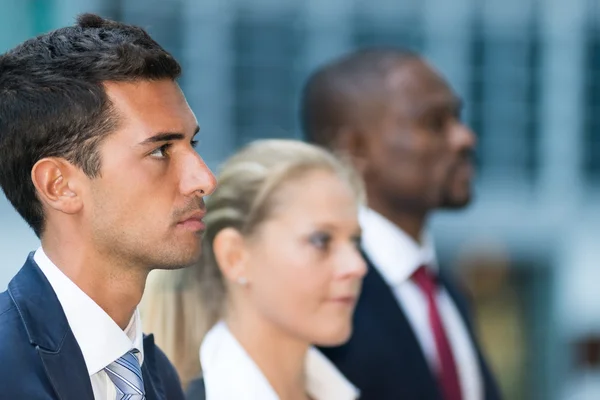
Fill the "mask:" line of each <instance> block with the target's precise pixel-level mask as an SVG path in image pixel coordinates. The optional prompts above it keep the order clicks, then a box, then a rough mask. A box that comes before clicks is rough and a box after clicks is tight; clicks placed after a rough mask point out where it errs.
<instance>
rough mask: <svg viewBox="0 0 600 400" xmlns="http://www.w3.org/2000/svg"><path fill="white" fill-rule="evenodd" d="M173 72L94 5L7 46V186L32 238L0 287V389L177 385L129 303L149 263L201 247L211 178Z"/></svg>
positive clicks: (1, 130) (166, 395)
mask: <svg viewBox="0 0 600 400" xmlns="http://www.w3.org/2000/svg"><path fill="white" fill-rule="evenodd" d="M180 72H181V69H180V66H179V64H178V63H177V61H175V60H174V59H173V57H172V56H171V55H170V54H169V53H167V52H166V51H165V50H164V49H163V48H162V47H161V46H159V45H158V44H157V43H156V42H155V41H154V40H153V39H152V38H151V37H150V36H149V35H148V34H147V33H146V32H145V31H144V30H142V29H141V28H138V27H133V26H129V25H125V24H122V23H117V22H113V21H109V20H105V19H102V18H100V17H98V16H95V15H91V14H87V15H83V16H81V17H80V18H79V20H78V23H77V24H76V25H75V26H71V27H66V28H62V29H59V30H56V31H54V32H50V33H48V34H45V35H41V36H38V37H36V38H33V39H30V40H28V41H26V42H24V43H23V44H21V45H20V46H18V47H16V48H14V49H12V50H10V51H8V52H7V53H5V54H3V55H2V56H0V186H1V187H2V189H3V191H4V193H5V195H6V197H7V198H8V199H9V200H10V202H11V203H12V205H13V206H14V207H15V209H16V210H17V211H18V212H19V213H20V214H21V216H22V217H23V218H24V219H25V221H26V222H27V223H28V224H29V225H30V226H31V228H32V229H33V230H34V231H35V233H36V234H37V236H38V237H39V238H40V240H41V247H40V248H39V249H38V250H37V251H35V252H33V253H31V255H30V256H29V257H28V259H27V260H26V262H25V265H24V266H23V268H22V269H21V270H20V271H19V272H18V274H17V275H16V276H15V277H14V279H13V280H12V281H11V282H10V283H9V286H8V290H7V291H6V292H4V293H1V294H0V377H1V378H0V393H1V396H0V397H2V398H6V399H32V400H33V399H61V400H87V399H90V400H91V399H96V400H108V399H110V400H114V399H148V400H161V399H168V400H171V399H173V400H179V399H183V397H184V396H183V392H182V389H181V386H180V383H179V378H178V377H177V373H176V372H175V370H174V368H173V366H172V365H171V363H170V362H169V361H168V360H167V358H166V357H165V355H164V354H163V353H162V352H161V351H160V350H159V349H158V348H157V347H156V346H155V345H154V342H153V338H152V336H145V337H144V335H143V334H142V331H141V323H140V316H139V313H138V311H137V306H138V303H139V302H140V299H141V297H142V293H143V291H144V285H145V281H146V277H147V275H148V273H149V272H150V271H151V270H152V269H154V268H162V269H175V268H183V267H186V266H189V265H191V264H193V263H194V262H195V261H196V260H197V259H198V258H199V254H200V236H201V232H202V230H203V223H202V216H203V214H204V203H203V197H204V196H206V195H208V194H210V193H211V192H212V191H213V189H214V187H215V184H216V183H215V178H214V176H213V175H212V173H211V172H210V171H209V169H208V168H207V166H206V165H205V163H204V162H203V160H202V159H201V158H200V156H199V155H198V154H197V153H196V151H195V150H194V143H195V142H194V136H195V134H196V133H197V131H198V124H197V121H196V118H195V117H194V114H193V113H192V111H191V110H190V108H189V107H188V105H187V103H186V100H185V97H184V96H183V94H182V92H181V90H180V88H179V86H178V85H177V83H176V78H177V77H178V76H179V74H180Z"/></svg>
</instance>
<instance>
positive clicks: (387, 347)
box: [321, 259, 500, 400]
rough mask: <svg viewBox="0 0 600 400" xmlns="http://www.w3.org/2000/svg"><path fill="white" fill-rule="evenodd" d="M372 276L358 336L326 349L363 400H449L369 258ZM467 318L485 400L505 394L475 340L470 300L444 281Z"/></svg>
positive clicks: (357, 319) (357, 318) (359, 311)
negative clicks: (444, 398) (444, 395)
mask: <svg viewBox="0 0 600 400" xmlns="http://www.w3.org/2000/svg"><path fill="white" fill-rule="evenodd" d="M367 264H368V273H367V275H366V276H365V279H364V282H363V289H362V293H361V295H360V298H359V300H358V303H357V306H356V310H355V313H354V324H353V325H354V331H353V334H352V337H351V338H350V340H349V341H348V342H347V343H346V344H344V345H343V346H340V347H334V348H321V351H322V352H323V353H324V354H325V355H326V356H327V357H328V358H329V359H331V360H332V361H333V362H334V363H335V365H337V367H338V368H339V369H340V371H341V372H342V373H343V374H344V375H345V376H346V377H347V378H348V379H349V380H350V381H351V382H352V383H354V384H355V385H356V386H357V387H358V388H359V389H360V390H361V397H360V398H361V400H399V399H402V400H443V399H442V397H441V394H440V392H439V389H438V387H437V384H436V380H435V377H434V376H433V374H432V373H431V370H430V368H429V366H428V364H427V361H426V359H425V356H424V354H423V352H422V350H421V347H420V345H419V342H418V341H417V337H416V336H415V333H414V332H413V330H412V328H411V325H410V324H409V321H408V319H407V317H406V315H405V313H404V311H403V310H402V308H401V307H400V306H399V305H398V302H397V300H396V297H395V296H394V293H393V292H392V289H391V288H390V287H389V286H388V285H387V283H386V282H385V281H384V279H383V277H382V276H381V274H380V273H379V272H378V271H377V269H375V268H374V266H373V264H372V263H371V262H370V260H368V259H367ZM440 281H441V284H442V285H443V286H444V287H445V288H446V290H447V291H448V293H449V295H450V297H451V298H452V299H453V300H454V302H455V304H456V305H457V307H458V309H459V311H460V313H461V314H462V316H463V318H464V320H465V322H466V324H467V327H468V329H469V332H470V334H471V338H472V340H473V345H474V346H475V348H476V350H477V354H478V357H479V366H480V370H481V372H482V379H483V385H484V389H485V400H498V399H500V393H499V391H498V388H497V386H496V383H495V381H494V378H493V376H492V374H491V372H490V370H489V368H488V366H487V364H486V363H485V361H484V359H483V357H482V354H481V351H480V349H479V346H478V344H477V343H476V340H475V338H474V336H473V331H472V324H471V320H470V318H469V311H468V305H467V302H466V299H465V298H464V297H463V296H462V295H461V294H460V293H459V291H458V290H456V288H455V287H454V286H453V285H452V284H451V282H450V280H449V279H447V277H445V276H441V277H440Z"/></svg>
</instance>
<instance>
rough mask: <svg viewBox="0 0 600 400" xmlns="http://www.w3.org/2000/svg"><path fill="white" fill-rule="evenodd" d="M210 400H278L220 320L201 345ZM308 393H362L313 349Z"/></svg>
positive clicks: (336, 398)
mask: <svg viewBox="0 0 600 400" xmlns="http://www.w3.org/2000/svg"><path fill="white" fill-rule="evenodd" d="M200 363H201V365H202V373H203V376H204V385H205V387H206V399H207V400H279V397H278V396H277V394H276V393H275V390H273V388H272V387H271V385H270V384H269V382H268V381H267V379H266V378H265V376H264V375H263V373H262V372H261V371H260V369H259V368H258V366H257V365H256V364H255V363H254V361H253V360H252V359H251V358H250V356H249V355H248V353H246V351H245V350H244V348H243V347H242V346H241V345H240V343H239V342H238V341H237V339H236V338H235V337H234V336H233V335H232V334H231V332H230V331H229V328H228V327H227V325H226V324H225V323H224V322H223V321H221V322H219V323H217V324H216V325H215V326H214V327H213V328H212V329H211V330H210V331H209V332H208V334H207V335H206V337H205V338H204V340H203V342H202V345H201V346H200ZM305 365H306V392H307V393H308V395H309V396H310V397H312V398H313V399H315V400H356V399H358V397H359V391H358V390H357V389H356V388H355V387H354V386H353V385H352V384H351V383H350V382H349V381H348V380H347V379H346V378H345V377H344V376H343V375H342V374H341V373H340V372H339V371H338V370H337V368H336V367H335V366H334V365H333V363H331V361H329V360H328V359H327V358H326V357H325V356H324V355H323V354H321V352H319V351H318V350H317V349H315V348H314V347H311V348H310V349H309V350H308V353H307V356H306V363H305Z"/></svg>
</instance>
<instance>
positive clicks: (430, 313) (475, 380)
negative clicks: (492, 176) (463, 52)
mask: <svg viewBox="0 0 600 400" xmlns="http://www.w3.org/2000/svg"><path fill="white" fill-rule="evenodd" d="M460 107H461V104H460V100H459V99H458V98H457V96H456V95H455V94H454V93H453V92H452V90H451V89H450V87H449V85H448V84H447V83H446V81H445V80H444V79H443V78H442V77H441V76H440V75H439V74H438V73H437V72H436V71H435V70H434V69H433V68H432V67H431V66H430V65H429V64H428V63H427V62H426V61H424V60H423V59H422V58H421V57H420V56H419V55H417V54H414V53H412V52H409V51H404V50H400V49H394V48H388V49H383V48H382V49H366V50H361V51H357V52H354V53H352V54H349V55H347V56H345V57H342V58H340V59H338V60H335V61H333V62H331V63H329V64H327V65H325V66H324V67H322V68H320V69H319V70H318V71H316V72H315V73H314V74H313V75H312V76H311V77H310V79H309V80H308V82H307V84H306V87H305V90H304V93H303V98H302V111H301V119H302V124H303V129H304V132H305V134H306V137H307V139H308V140H309V141H310V142H313V143H316V144H319V145H322V146H325V147H327V148H329V149H331V150H333V151H334V152H336V153H339V154H341V155H342V156H344V157H346V158H348V159H349V161H350V162H352V163H353V164H354V166H355V167H356V168H357V169H358V171H359V172H360V173H361V174H362V176H363V178H364V182H365V185H366V190H367V197H368V205H367V206H366V207H364V208H363V209H362V210H361V212H360V221H361V226H362V228H363V240H362V250H363V253H364V255H365V258H366V259H367V261H368V265H369V272H368V274H367V276H366V277H365V280H364V284H363V292H362V294H361V297H360V299H359V301H358V304H357V308H356V312H355V318H354V332H353V335H352V337H351V339H350V341H349V342H348V343H347V344H345V345H343V346H341V347H337V348H323V349H322V351H323V352H324V353H325V354H326V355H327V356H328V357H329V358H330V359H331V360H332V361H333V362H334V363H335V364H336V365H337V366H338V367H339V368H340V370H341V371H342V372H343V373H344V374H345V375H346V376H347V377H348V378H349V379H350V380H351V381H352V382H353V383H354V384H356V385H357V386H358V388H359V389H360V390H361V393H362V396H361V399H366V400H385V399H394V400H397V399H403V400H413V399H414V400H417V399H420V400H436V399H440V400H442V399H444V400H459V399H460V400H481V399H485V400H496V399H499V396H500V395H499V392H498V389H497V386H496V384H495V382H494V379H493V377H492V374H491V372H490V370H489V368H488V366H487V365H486V362H485V361H484V358H483V356H482V354H481V350H480V348H479V346H478V345H477V342H476V340H475V337H474V335H473V326H472V322H471V320H470V317H469V310H468V306H467V302H466V301H465V298H464V296H463V294H462V293H460V291H459V290H457V288H456V287H455V286H454V285H453V284H452V282H451V280H449V279H448V278H447V277H446V276H445V275H444V274H443V273H441V272H440V271H439V269H438V266H437V262H436V257H435V251H434V247H433V240H432V238H431V236H430V235H429V234H428V233H427V228H426V221H427V218H428V216H429V215H430V214H431V212H432V211H434V210H436V209H439V208H460V207H463V206H465V205H466V204H468V203H469V199H470V197H471V190H470V189H471V187H470V186H471V175H472V164H471V157H470V156H471V153H472V151H473V148H474V146H475V136H474V134H473V132H471V130H469V128H467V127H466V126H465V125H464V124H463V123H462V122H461V120H460Z"/></svg>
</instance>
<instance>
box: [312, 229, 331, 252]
mask: <svg viewBox="0 0 600 400" xmlns="http://www.w3.org/2000/svg"><path fill="white" fill-rule="evenodd" d="M309 241H310V243H311V244H312V245H313V246H315V247H316V248H318V249H321V250H326V249H327V248H328V246H329V243H330V242H331V235H329V234H328V233H324V232H318V233H315V234H313V235H311V236H310V238H309Z"/></svg>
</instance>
